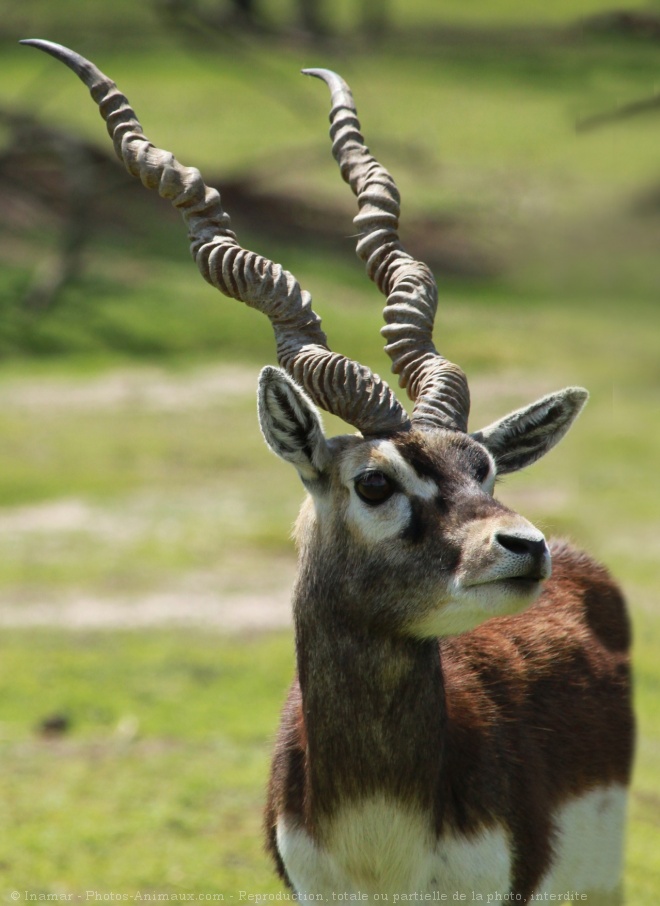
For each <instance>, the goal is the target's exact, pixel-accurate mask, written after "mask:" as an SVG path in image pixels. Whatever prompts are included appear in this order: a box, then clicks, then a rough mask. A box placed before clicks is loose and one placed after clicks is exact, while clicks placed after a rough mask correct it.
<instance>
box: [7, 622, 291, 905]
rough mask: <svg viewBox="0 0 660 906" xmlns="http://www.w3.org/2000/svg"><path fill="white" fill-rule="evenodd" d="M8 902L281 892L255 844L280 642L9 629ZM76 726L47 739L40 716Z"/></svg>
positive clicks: (287, 657)
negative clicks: (32, 896)
mask: <svg viewBox="0 0 660 906" xmlns="http://www.w3.org/2000/svg"><path fill="white" fill-rule="evenodd" d="M0 649H1V654H2V656H1V663H2V669H1V673H0V687H1V690H2V692H1V695H2V700H3V703H4V704H3V709H2V725H1V729H2V740H1V742H0V749H1V751H2V760H3V765H4V771H3V779H2V780H0V786H1V787H2V792H1V795H2V801H3V819H2V831H1V832H0V833H1V836H2V839H3V840H4V841H6V842H8V841H10V840H11V847H7V846H3V853H2V859H1V865H0V888H1V890H2V894H1V895H2V896H3V899H4V896H6V895H7V894H8V892H9V891H10V890H12V889H17V890H20V891H21V892H22V891H25V890H29V891H32V892H37V893H39V892H45V893H53V892H63V891H73V892H76V893H82V894H83V895H84V892H85V891H87V890H89V889H93V890H97V891H99V892H101V893H102V894H105V893H107V892H109V891H115V892H121V893H122V894H123V893H130V894H133V893H134V892H135V890H137V889H141V890H142V891H143V892H146V891H156V892H161V893H162V892H191V891H195V892H199V893H224V894H225V895H226V896H230V895H232V894H236V892H237V891H238V890H239V889H241V888H243V889H245V888H246V887H247V888H248V889H251V890H253V891H270V892H274V891H276V890H277V889H278V885H277V884H276V882H275V881H274V879H273V874H272V872H271V870H270V867H269V866H268V864H267V862H266V858H265V856H264V854H263V853H262V850H261V835H260V830H261V829H260V811H261V806H262V799H263V789H264V782H265V777H266V775H267V765H268V755H269V749H270V744H271V737H272V735H273V733H274V730H275V726H276V721H277V714H278V711H279V708H280V707H281V703H282V700H283V695H284V693H285V689H286V685H287V683H288V682H289V679H290V674H291V670H292V647H291V641H290V639H289V638H287V637H279V636H274V637H270V638H268V639H260V640H254V639H250V638H248V637H245V638H242V639H240V644H236V642H235V641H227V640H222V639H221V638H214V637H211V638H209V637H208V636H203V635H201V634H195V633H183V634H181V633H180V632H179V633H176V634H173V633H167V632H155V633H150V634H149V635H148V636H145V635H142V634H137V633H129V632H125V633H116V634H96V635H91V636H90V635H79V634H78V635H77V634H70V633H61V632H55V633H48V634H46V633H35V632H31V633H29V634H25V633H11V634H4V635H3V639H2V642H1V643H0ZM54 714H58V715H62V716H66V717H67V719H68V720H69V721H70V723H71V732H70V733H69V734H67V735H66V736H65V737H63V738H60V739H47V738H44V737H43V736H42V735H40V734H39V732H38V727H39V726H40V724H41V723H42V722H43V720H44V718H48V717H51V716H52V715H54Z"/></svg>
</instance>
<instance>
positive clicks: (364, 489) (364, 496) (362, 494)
mask: <svg viewBox="0 0 660 906" xmlns="http://www.w3.org/2000/svg"><path fill="white" fill-rule="evenodd" d="M355 491H356V493H357V495H358V497H359V498H360V500H363V501H364V502H365V503H368V504H370V505H371V506H377V505H378V504H379V503H385V501H386V500H389V499H390V497H391V496H392V494H393V493H394V491H395V487H394V484H393V482H391V481H390V479H389V478H388V477H387V475H383V473H382V472H376V471H373V472H363V474H362V475H358V477H357V478H356V479H355Z"/></svg>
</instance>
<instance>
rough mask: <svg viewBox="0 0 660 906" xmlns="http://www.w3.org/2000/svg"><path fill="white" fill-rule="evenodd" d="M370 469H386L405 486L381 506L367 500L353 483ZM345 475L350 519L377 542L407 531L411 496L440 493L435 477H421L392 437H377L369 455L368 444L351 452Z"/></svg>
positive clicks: (343, 474) (343, 478)
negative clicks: (378, 438) (366, 449)
mask: <svg viewBox="0 0 660 906" xmlns="http://www.w3.org/2000/svg"><path fill="white" fill-rule="evenodd" d="M370 470H375V471H380V472H383V473H384V474H385V475H387V476H388V478H390V479H392V480H393V481H394V482H396V484H397V485H398V486H399V487H400V488H401V490H400V491H395V492H394V494H393V495H392V496H391V497H390V498H389V500H387V501H385V502H384V503H381V504H379V505H377V506H369V504H365V503H364V502H363V501H362V500H360V499H359V498H358V497H357V495H356V493H355V490H354V487H353V485H354V482H355V479H356V478H357V477H358V476H359V475H361V474H362V473H364V472H368V471H370ZM341 477H342V481H343V483H344V484H345V485H346V486H347V487H349V488H350V491H351V497H350V503H349V505H348V518H349V521H350V523H352V524H353V525H354V526H355V527H356V528H357V529H358V531H359V533H360V534H361V535H362V537H363V538H364V539H365V540H367V541H371V542H373V543H377V542H380V541H386V540H388V539H389V538H395V537H397V535H399V534H401V532H402V531H404V529H405V528H406V526H407V525H408V522H409V521H410V517H411V509H410V502H409V499H408V497H419V498H421V499H422V500H433V498H434V497H436V496H437V494H438V486H437V484H436V483H435V481H433V480H432V479H431V478H423V477H420V476H419V475H418V474H417V472H415V470H414V469H413V467H412V466H411V465H410V463H408V462H406V460H405V459H404V458H403V456H402V455H401V453H400V451H399V450H398V449H397V448H396V446H395V445H394V444H393V443H392V441H389V440H376V441H374V442H373V444H372V445H371V446H370V447H369V449H368V456H365V450H364V448H359V449H357V450H355V451H352V452H350V453H349V454H348V456H347V457H346V459H345V460H344V462H343V464H342V468H341Z"/></svg>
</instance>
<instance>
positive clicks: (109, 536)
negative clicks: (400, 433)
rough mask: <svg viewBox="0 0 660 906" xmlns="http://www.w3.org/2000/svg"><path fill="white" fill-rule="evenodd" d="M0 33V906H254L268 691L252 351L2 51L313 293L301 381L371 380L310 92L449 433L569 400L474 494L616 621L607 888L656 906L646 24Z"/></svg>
mask: <svg viewBox="0 0 660 906" xmlns="http://www.w3.org/2000/svg"><path fill="white" fill-rule="evenodd" d="M0 13H1V15H0V36H1V41H2V45H1V50H0V52H1V54H2V57H1V69H0V72H1V74H2V78H0V200H1V204H2V211H3V216H2V218H1V221H0V260H1V262H2V267H1V269H0V357H1V358H0V438H1V439H2V440H1V442H0V624H1V625H2V634H1V635H0V649H1V657H0V687H1V695H0V748H1V751H2V760H3V771H2V772H1V775H0V787H1V801H2V803H3V806H2V808H1V809H0V897H2V898H4V899H7V901H8V902H9V901H11V902H14V901H13V900H11V897H10V894H11V891H13V890H16V891H19V892H20V895H21V899H23V898H24V893H25V891H30V892H35V893H37V894H38V893H50V894H66V893H74V894H79V893H82V894H84V892H85V891H88V890H93V891H97V892H100V893H101V894H102V895H103V894H107V893H109V892H113V891H114V892H115V893H122V894H124V893H126V894H129V895H133V894H134V893H135V892H136V891H138V890H139V891H142V892H143V893H144V892H149V891H151V892H156V893H158V892H161V893H165V892H169V893H176V892H180V893H181V892H195V893H196V894H204V893H218V894H220V893H223V894H224V895H225V896H226V897H227V898H228V897H229V896H236V895H237V893H238V892H239V891H240V890H246V891H249V892H251V893H264V894H265V893H276V892H277V891H278V890H279V889H280V888H279V886H278V884H277V882H276V880H275V878H274V876H273V872H272V870H271V867H270V865H269V864H268V862H267V860H266V858H265V856H264V855H263V853H262V850H261V834H260V822H261V817H260V816H261V808H262V804H263V799H264V786H265V781H266V776H267V766H268V758H269V751H270V746H271V742H272V738H273V734H274V731H275V727H276V723H277V717H278V711H279V708H280V706H281V703H282V701H283V697H284V694H285V690H286V687H287V684H288V682H289V679H290V676H291V673H292V669H293V645H292V637H291V630H290V628H289V623H288V603H287V602H288V589H289V587H290V583H291V581H292V577H293V574H294V569H295V563H294V557H293V551H292V544H291V541H290V539H289V534H290V527H291V524H292V522H293V519H294V518H295V514H296V511H297V507H298V504H299V502H300V499H301V488H300V486H299V485H298V482H297V479H296V477H295V475H293V474H290V473H289V471H287V470H286V468H285V467H284V466H283V465H282V464H280V463H278V462H277V461H276V460H275V459H274V458H273V457H272V456H271V455H270V454H269V453H268V452H267V451H266V449H265V447H264V445H263V442H262V441H261V438H260V435H259V431H258V427H257V422H256V412H255V409H256V407H255V399H254V396H255V387H256V377H257V374H258V371H259V369H260V367H261V366H262V365H263V364H266V363H268V362H274V351H273V343H272V338H271V331H270V327H269V326H268V324H265V323H262V320H261V319H260V318H259V316H258V315H256V314H255V313H254V312H251V311H248V310H246V309H245V308H244V307H243V306H241V305H239V304H238V303H235V302H230V301H228V300H225V299H224V298H223V297H221V296H219V295H218V293H217V292H215V291H214V290H213V289H212V288H210V287H209V286H207V285H206V284H205V283H204V282H203V281H202V280H201V279H200V277H199V275H198V274H197V272H196V269H195V267H194V265H193V263H192V262H191V260H190V258H189V254H188V251H187V245H186V241H185V231H184V229H183V227H182V225H181V223H180V222H179V218H178V215H177V214H176V213H174V212H172V211H171V210H169V209H168V206H167V204H166V203H165V202H163V201H161V200H160V199H159V198H157V197H156V198H154V197H152V195H151V194H150V193H147V192H145V191H143V190H142V189H141V187H140V186H139V184H136V183H134V182H133V181H131V180H130V178H129V177H128V176H126V175H125V174H124V173H123V170H122V169H121V167H120V166H119V164H117V163H115V162H114V160H113V158H112V156H111V149H110V148H109V145H110V143H109V141H108V139H107V135H106V134H105V129H104V126H103V124H102V122H101V121H100V119H99V116H98V113H97V111H96V110H95V107H94V104H93V103H92V101H91V100H90V99H89V97H88V96H87V92H86V89H85V88H84V87H83V86H82V85H81V84H80V83H79V82H78V80H77V79H76V78H75V77H74V76H73V75H72V74H71V73H70V72H69V71H68V70H66V69H65V68H64V67H63V66H61V64H58V63H57V62H56V61H54V60H52V59H51V58H48V57H46V56H44V55H40V54H38V53H37V52H36V51H34V50H32V49H30V48H20V47H19V46H18V44H17V41H18V39H19V38H22V37H43V38H49V39H51V40H55V41H59V42H61V43H65V44H68V45H69V46H73V47H74V48H75V49H77V50H78V51H80V52H81V53H82V54H84V55H85V56H87V57H89V58H91V59H92V60H94V61H95V62H96V63H97V64H98V65H99V67H100V68H101V69H103V70H104V71H105V72H106V73H108V74H109V75H111V77H112V78H114V79H115V80H116V81H117V82H118V84H119V86H120V88H121V89H122V90H123V91H124V92H126V94H127V95H128V97H129V98H130V100H131V102H132V104H133V106H134V107H135V109H136V111H137V113H138V116H139V117H140V119H141V121H142V123H143V126H144V128H145V131H146V133H147V135H149V137H150V138H151V139H152V140H153V141H154V142H156V144H158V145H159V146H160V147H165V148H167V149H169V150H171V151H173V152H174V153H175V154H176V155H177V157H178V158H179V160H181V161H182V162H184V163H186V164H192V165H195V166H199V167H200V168H201V169H202V171H203V172H204V174H205V178H206V181H207V182H209V183H212V184H214V185H218V186H219V187H220V188H221V189H222V191H223V200H224V202H225V206H226V207H227V209H228V211H229V212H230V214H232V217H233V221H234V225H235V227H236V229H237V231H238V233H239V236H240V238H241V240H242V242H243V244H244V245H246V246H248V247H252V248H255V249H257V250H260V251H262V252H263V253H264V254H267V255H268V256H269V257H271V258H273V259H275V260H278V261H282V262H283V263H284V264H285V266H286V267H287V268H289V269H290V270H292V271H293V272H294V273H295V274H296V275H297V276H298V278H299V279H300V281H301V282H302V284H303V286H304V287H306V288H308V289H310V290H311V291H312V292H313V294H314V305H315V308H316V310H317V311H318V312H319V314H320V315H321V316H322V318H323V321H324V326H325V328H326V331H327V332H328V334H329V337H330V341H331V343H332V345H333V346H334V348H336V349H339V350H341V351H342V352H344V353H345V354H348V355H351V356H353V357H356V358H359V359H361V360H363V361H364V362H365V363H367V364H369V365H371V366H372V367H373V368H374V369H375V370H380V371H381V372H382V373H384V374H385V373H387V371H388V363H387V361H386V358H385V356H384V355H383V353H382V351H381V350H380V347H381V343H382V341H381V339H380V337H379V335H378V329H379V327H380V314H379V312H380V308H381V307H382V300H381V299H380V298H379V296H378V294H377V291H376V289H375V288H374V287H373V286H371V285H370V284H369V282H368V280H367V278H366V277H365V276H364V274H363V271H362V265H361V264H360V263H359V261H358V260H357V259H356V258H355V254H354V240H353V239H352V238H351V237H352V233H353V232H354V230H353V227H352V223H351V218H352V216H353V214H354V212H355V211H354V200H353V199H352V197H351V195H350V192H349V190H348V188H347V187H345V186H343V185H342V183H341V180H340V178H339V175H338V173H337V172H336V167H335V164H334V162H333V161H332V159H331V156H330V147H329V141H328V138H327V114H328V109H329V103H328V97H327V92H326V90H325V88H324V86H322V85H321V84H319V83H317V82H315V81H312V80H306V79H303V78H301V76H300V75H299V74H298V71H299V70H300V69H301V68H302V67H305V66H326V67H330V68H333V69H336V70H338V71H339V72H341V73H342V74H343V75H344V77H345V78H346V79H347V80H348V81H349V82H350V84H351V86H352V88H353V91H354V94H355V97H356V99H357V103H358V108H359V111H360V114H361V119H362V123H363V126H364V131H365V133H366V136H367V140H368V142H369V145H370V147H371V148H372V150H373V151H374V153H376V154H377V156H378V157H380V159H381V160H382V161H383V163H384V164H385V165H386V166H387V167H388V168H389V169H390V170H391V171H392V172H393V174H394V175H395V177H396V179H397V182H398V184H399V187H400V189H401V192H402V195H403V200H404V201H403V223H402V230H401V233H402V238H403V240H404V243H405V244H406V245H407V247H408V248H409V250H410V251H411V252H413V253H415V254H416V255H417V256H418V257H420V258H423V259H424V260H427V261H428V262H429V263H430V264H431V265H432V266H433V267H434V270H435V272H436V275H437V278H438V282H439V287H440V309H439V315H438V323H437V329H436V341H437V344H438V346H439V348H440V349H441V350H442V351H443V352H446V354H447V355H448V356H449V357H450V358H451V359H452V360H454V361H458V362H460V363H461V365H462V366H463V367H464V368H465V370H466V371H467V373H468V375H469V377H470V379H471V386H472V392H473V399H474V408H473V419H472V424H473V426H474V427H479V426H481V424H483V423H486V422H488V421H490V420H492V419H494V418H496V417H498V416H500V415H501V414H503V413H504V412H505V411H507V410H508V409H510V408H512V407H514V406H518V405H522V404H523V403H525V402H528V401H529V400H531V399H532V398H534V397H535V396H538V395H540V394H542V393H544V392H548V391H550V390H553V389H556V388H558V387H561V386H564V385H566V384H582V385H584V386H586V387H588V388H589V390H590V391H591V401H590V403H589V406H588V407H587V409H586V411H585V413H584V415H583V416H582V417H581V419H580V421H579V422H578V424H577V426H576V427H575V428H574V430H573V431H572V433H571V434H570V435H569V437H568V438H567V439H566V440H565V441H564V442H563V443H562V445H561V446H560V447H559V448H558V449H557V450H556V451H554V452H553V453H552V454H551V455H550V456H549V457H548V458H547V459H546V460H544V461H543V462H541V463H539V464H538V465H535V466H534V467H533V468H531V469H530V470H529V471H528V472H526V473H524V474H520V475H515V476H512V477H511V478H510V479H508V480H507V481H506V482H505V483H504V484H503V485H501V486H500V491H499V493H500V496H501V497H502V498H503V499H504V500H505V501H506V502H507V503H509V504H510V505H511V506H513V507H514V508H516V509H518V510H520V511H521V512H522V513H524V514H525V515H526V516H528V517H529V518H530V519H532V520H533V521H535V522H536V524H538V525H539V526H540V527H541V528H542V529H543V530H544V531H546V533H549V534H559V535H564V536H568V537H570V538H572V539H573V540H574V541H575V542H576V543H578V544H580V545H583V546H585V547H586V548H588V549H589V550H590V551H591V552H592V553H593V554H594V555H596V556H597V557H598V558H599V559H601V560H603V561H604V562H605V563H606V564H607V565H608V566H609V567H610V568H611V569H612V571H613V572H614V573H615V575H616V576H617V578H619V579H620V581H621V582H622V584H623V586H624V588H625V591H626V594H627V596H628V598H629V601H630V605H631V610H632V615H633V620H634V627H635V637H636V645H635V677H636V704H637V710H638V715H639V722H640V727H639V740H638V756H637V766H636V773H635V782H634V789H633V794H632V798H631V807H630V827H629V834H628V847H627V868H626V886H627V891H628V902H629V903H630V904H635V906H649V904H651V903H654V902H656V900H657V897H658V895H660V609H659V606H658V602H657V590H658V576H657V564H658V554H659V552H660V515H659V511H658V483H657V466H658V462H659V461H660V427H659V425H658V417H659V414H660V356H659V346H660V343H659V339H660V334H659V329H660V314H659V311H658V298H659V294H660V254H658V252H659V250H660V104H658V103H656V102H655V100H654V97H655V95H654V92H655V90H656V88H657V85H658V79H659V78H660V5H658V4H655V5H650V6H647V7H644V8H642V7H640V6H639V5H638V4H635V3H629V2H619V3H618V4H617V5H616V7H614V6H613V7H610V6H608V5H606V4H605V3H602V2H597V0H572V2H568V0H556V2H555V3H553V4H547V3H543V4H542V3H539V2H530V0H527V2H522V0H491V2H486V0H470V2H458V0H441V2H432V0H389V2H388V3H386V2H382V3H379V2H377V0H338V2H336V3H332V4H331V3H330V2H327V0H326V2H321V0H316V2H311V0H309V2H306V3H305V2H299V3H295V2H293V0H292V2H290V3H286V2H270V3H267V2H266V0H261V2H257V0H253V2H252V3H249V2H248V3H246V2H243V3H239V2H233V3H232V2H230V0H224V2H223V0H145V2H142V3H135V2H129V0H115V2H114V3H112V4H109V3H104V2H100V0H86V2H84V3H83V2H79V0H57V2H52V0H26V2H24V3H21V4H16V3H12V4H10V3H8V2H6V0H4V2H3V3H0ZM648 98H650V99H651V101H650V103H648V104H642V105H639V104H638V103H637V102H639V101H640V100H644V99H648ZM640 106H641V110H640V109H639V108H640ZM326 425H327V427H328V428H329V429H330V430H331V431H333V432H336V431H339V430H342V427H341V425H340V424H338V423H337V422H336V420H334V419H331V418H327V419H326Z"/></svg>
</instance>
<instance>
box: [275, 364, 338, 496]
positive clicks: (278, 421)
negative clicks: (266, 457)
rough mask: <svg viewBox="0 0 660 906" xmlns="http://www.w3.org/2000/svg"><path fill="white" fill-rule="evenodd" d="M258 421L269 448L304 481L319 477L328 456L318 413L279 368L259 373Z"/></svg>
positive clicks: (306, 397) (301, 391)
mask: <svg viewBox="0 0 660 906" xmlns="http://www.w3.org/2000/svg"><path fill="white" fill-rule="evenodd" d="M259 424H260V426H261V431H262V433H263V435H264V439H265V441H266V443H267V444H268V446H269V447H270V449H271V450H272V451H273V452H274V453H276V454H277V455H278V456H279V457H280V458H281V459H284V460H285V461H286V462H290V463H291V464H292V465H294V466H295V467H296V469H297V470H298V472H299V474H300V477H301V478H302V479H303V480H306V481H313V480H314V479H316V478H318V476H319V473H320V472H321V471H323V469H324V468H325V466H326V465H327V464H328V461H329V459H330V450H329V448H328V443H327V441H326V439H325V434H324V433H323V426H322V424H321V418H320V416H319V413H318V411H317V409H316V407H315V406H314V404H313V403H312V401H311V400H310V399H309V398H308V396H307V394H306V393H305V392H304V390H302V388H300V387H298V385H297V384H296V383H295V382H294V381H293V380H292V379H291V378H290V377H289V376H288V375H287V374H286V373H285V372H283V371H282V370H281V369H279V368H272V367H268V368H264V369H263V370H262V372H261V375H260V376H259Z"/></svg>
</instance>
